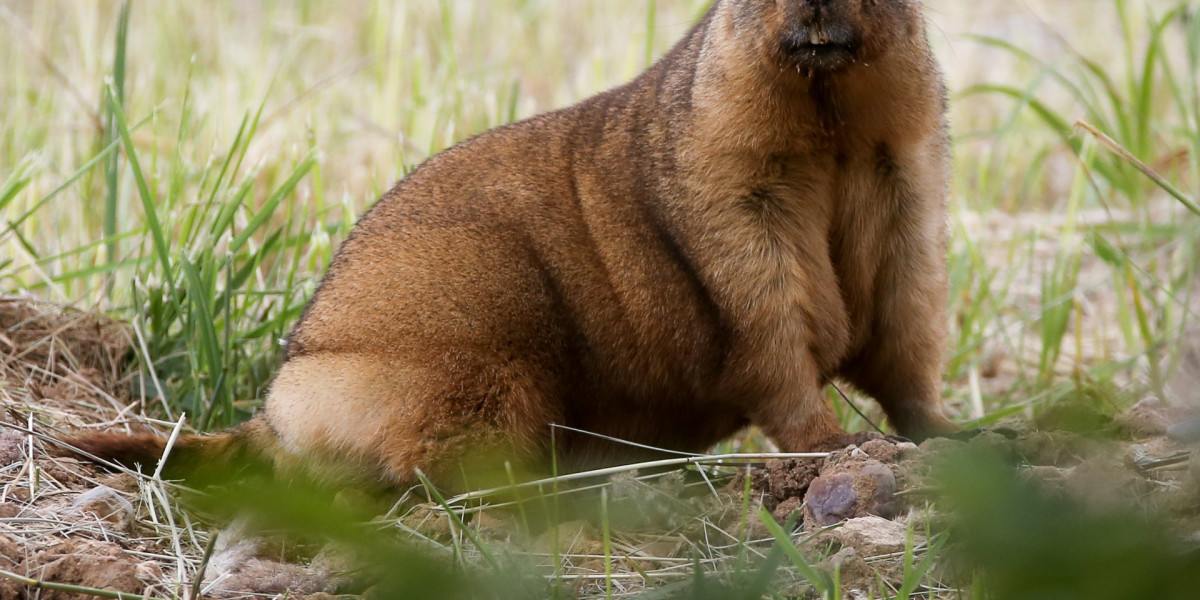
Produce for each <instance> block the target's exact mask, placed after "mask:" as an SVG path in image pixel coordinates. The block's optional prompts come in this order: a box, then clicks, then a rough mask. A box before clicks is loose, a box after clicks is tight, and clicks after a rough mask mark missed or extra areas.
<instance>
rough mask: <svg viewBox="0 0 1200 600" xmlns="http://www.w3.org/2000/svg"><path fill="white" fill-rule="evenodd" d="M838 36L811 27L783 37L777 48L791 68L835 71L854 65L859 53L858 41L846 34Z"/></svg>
mask: <svg viewBox="0 0 1200 600" xmlns="http://www.w3.org/2000/svg"><path fill="white" fill-rule="evenodd" d="M840 34H841V35H828V34H826V32H824V31H822V30H820V29H817V28H810V29H808V30H806V31H803V32H794V34H792V35H786V36H784V38H782V40H780V46H781V48H780V49H781V50H782V54H784V56H785V59H786V60H787V61H788V62H792V64H794V65H797V66H800V67H804V68H808V70H821V71H826V70H836V68H842V67H846V66H848V65H851V64H853V62H854V55H856V54H857V52H858V41H857V40H854V37H853V36H852V35H847V34H846V32H840Z"/></svg>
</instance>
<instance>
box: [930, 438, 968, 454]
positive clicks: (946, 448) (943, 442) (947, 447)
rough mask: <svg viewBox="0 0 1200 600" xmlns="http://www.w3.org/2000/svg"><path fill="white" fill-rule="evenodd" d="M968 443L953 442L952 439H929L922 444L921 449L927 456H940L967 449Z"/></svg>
mask: <svg viewBox="0 0 1200 600" xmlns="http://www.w3.org/2000/svg"><path fill="white" fill-rule="evenodd" d="M966 445H967V443H966V442H960V441H958V440H952V439H950V438H938V437H935V438H929V439H927V440H925V441H924V442H921V445H920V446H919V448H920V449H921V451H922V452H925V453H927V454H939V453H942V452H953V451H955V450H960V449H962V448H964V447H966Z"/></svg>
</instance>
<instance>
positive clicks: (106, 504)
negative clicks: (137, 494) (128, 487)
mask: <svg viewBox="0 0 1200 600" xmlns="http://www.w3.org/2000/svg"><path fill="white" fill-rule="evenodd" d="M71 508H75V509H78V510H79V511H80V512H85V513H89V512H90V513H92V514H94V515H96V516H97V517H99V518H100V520H102V521H105V522H108V523H111V524H112V525H113V527H115V528H116V529H117V530H118V531H123V532H126V533H128V532H129V531H130V530H131V528H132V527H133V516H134V510H133V504H132V503H130V502H129V501H128V500H126V499H125V498H122V497H121V495H120V494H118V493H117V492H116V490H114V489H112V488H110V487H108V486H103V485H102V486H100V487H96V488H92V489H91V490H88V491H86V492H84V493H83V494H82V495H80V496H79V497H78V498H76V499H75V501H74V502H72V503H71Z"/></svg>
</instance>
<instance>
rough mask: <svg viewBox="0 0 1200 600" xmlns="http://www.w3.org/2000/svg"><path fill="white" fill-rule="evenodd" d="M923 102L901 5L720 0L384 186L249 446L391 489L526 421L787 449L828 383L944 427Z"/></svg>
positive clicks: (541, 442)
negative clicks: (583, 94)
mask: <svg viewBox="0 0 1200 600" xmlns="http://www.w3.org/2000/svg"><path fill="white" fill-rule="evenodd" d="M814 40H815V41H818V42H820V43H822V44H825V45H822V46H812V45H810V44H809V42H810V41H814ZM944 104H945V102H944V91H943V85H942V82H941V76H940V73H939V70H938V68H937V66H936V64H935V62H934V60H933V58H932V56H931V54H930V50H929V47H928V43H927V41H926V37H925V29H924V23H923V21H922V16H921V13H920V5H919V1H918V0H719V1H718V2H716V3H715V5H714V7H713V8H712V9H711V10H710V12H709V13H708V14H707V16H706V17H705V18H704V19H703V20H702V22H700V23H699V24H698V25H697V26H696V27H695V28H694V29H693V30H692V31H691V33H689V34H688V36H687V37H686V38H685V39H684V40H682V41H681V42H680V43H679V44H678V45H677V46H676V47H675V48H674V49H673V50H672V51H671V52H670V53H669V54H668V55H667V56H666V57H665V58H664V59H662V60H661V61H660V62H659V63H657V64H656V65H655V66H653V67H652V68H651V69H650V70H649V71H647V72H646V73H645V74H643V75H642V76H641V77H639V78H637V79H636V80H634V81H633V82H631V83H629V84H627V85H625V86H623V87H620V88H617V89H614V90H611V91H609V92H606V93H603V94H600V95H599V96H596V97H594V98H591V99H588V100H586V101H584V102H582V103H580V104H578V105H575V106H572V107H570V108H566V109H563V110H560V111H557V112H553V113H549V114H545V115H541V116H538V117H534V118H532V119H529V120H526V121H522V122H520V123H516V124H513V125H508V126H505V127H501V128H498V129H495V130H492V131H489V132H487V133H485V134H483V135H480V136H478V137H476V138H474V139H471V140H469V141H466V142H463V143H461V144H459V145H458V146H456V147H454V148H452V149H450V150H448V151H446V152H444V153H442V154H440V155H438V156H436V157H434V158H432V159H430V160H429V161H428V162H426V163H425V164H424V165H422V166H421V167H420V168H419V169H418V170H417V171H416V172H414V173H413V174H412V175H411V176H409V177H407V178H406V179H404V180H403V181H401V182H400V183H398V184H397V185H396V186H395V187H394V188H393V189H392V190H391V191H389V192H388V193H387V194H385V195H384V196H383V198H382V199H381V200H380V201H379V202H378V204H376V205H375V207H374V208H373V209H372V210H371V211H370V212H369V213H368V214H367V215H366V216H365V217H363V219H362V221H361V222H360V223H359V224H358V226H357V227H356V229H355V230H354V232H353V233H352V234H351V236H350V238H349V239H348V240H347V241H346V242H345V244H344V245H343V246H342V248H341V250H340V252H339V253H338V255H337V258H336V259H335V260H334V262H333V265H332V266H331V267H330V270H329V273H328V274H327V275H326V277H325V279H324V281H323V282H322V285H321V287H320V290H319V291H318V292H317V294H316V297H315V298H313V300H312V303H311V304H310V305H309V307H308V309H307V311H306V312H305V314H304V316H303V318H302V319H301V321H300V323H299V325H297V327H296V329H295V331H294V332H293V334H292V336H291V339H290V341H289V344H288V351H287V360H286V362H285V364H284V365H283V367H282V369H281V371H280V372H279V375H278V378H277V379H276V381H275V382H274V385H273V387H272V389H271V392H270V396H269V398H268V401H267V406H266V410H265V414H263V415H261V416H260V417H259V420H258V421H257V422H258V423H261V424H262V425H261V427H264V428H265V427H269V428H270V431H271V436H273V440H272V441H271V442H270V443H268V444H265V447H271V448H274V450H272V452H273V454H274V455H275V456H277V457H279V456H290V457H296V458H300V457H307V456H321V457H338V458H340V459H343V460H345V461H346V463H347V464H353V465H362V466H367V467H369V468H371V469H375V468H378V472H377V475H376V476H379V477H382V478H383V479H384V480H387V481H392V482H396V483H403V482H408V481H411V478H412V476H413V473H414V470H415V469H418V468H419V469H422V470H424V471H426V472H432V473H435V474H440V473H444V474H446V477H452V476H451V475H449V474H452V473H456V472H457V469H456V467H454V466H453V465H455V464H456V462H457V461H458V460H460V459H462V458H463V457H465V456H468V455H472V454H474V455H479V454H480V453H482V449H485V448H486V449H499V450H501V451H502V455H504V456H513V457H520V458H528V459H531V460H533V461H538V460H544V459H545V457H546V456H547V455H548V450H549V447H550V443H551V427H550V425H551V424H552V423H553V424H563V425H567V426H570V427H574V428H579V429H584V430H588V431H592V432H596V433H600V434H605V435H608V436H613V437H618V438H623V439H627V440H631V441H634V442H638V443H642V444H649V445H654V446H661V447H668V448H673V449H677V450H685V451H699V450H703V449H704V448H705V447H707V446H709V445H711V444H713V443H715V442H717V441H719V440H721V439H722V438H724V437H727V436H729V435H730V434H732V433H734V432H735V431H736V430H738V429H739V428H741V427H743V426H745V425H746V424H748V423H753V424H757V425H759V426H761V427H762V428H763V429H764V430H765V431H766V432H767V433H768V434H769V435H771V436H772V437H773V438H774V439H775V440H776V441H777V442H778V443H779V445H780V446H781V447H782V448H783V449H784V450H787V451H802V450H808V449H812V448H815V447H821V446H825V445H828V444H829V443H831V442H832V441H836V440H839V439H842V436H844V434H845V432H843V431H842V430H841V429H840V428H839V427H838V425H837V422H836V420H835V418H834V416H833V414H832V412H831V410H830V408H829V407H828V406H827V404H826V402H825V401H824V399H823V397H822V394H821V389H822V387H823V386H824V385H826V384H827V383H828V382H829V381H830V380H831V379H834V378H842V379H845V380H847V381H849V382H851V383H853V384H854V385H856V386H857V387H859V388H860V389H862V390H864V391H865V392H867V393H869V394H871V395H872V396H874V397H875V398H876V399H877V400H878V401H879V403H880V404H881V405H882V407H883V409H884V411H885V412H886V413H887V415H888V417H889V419H890V420H891V422H892V424H893V425H894V426H895V427H896V429H897V430H898V431H900V432H901V433H903V434H905V435H908V436H914V437H920V436H925V435H928V434H932V433H938V432H941V431H945V430H948V429H950V428H951V426H950V424H949V423H948V422H947V421H946V420H945V418H944V417H943V416H942V412H941V403H940V370H941V359H942V354H943V348H944V337H945V333H946V324H947V323H946V315H945V304H946V274H945V266H944V256H945V195H946V179H947V168H948V160H947V154H948V150H947V149H948V141H947V137H946V133H945V125H944V121H943V113H944V110H945V106H944ZM556 450H557V453H558V458H559V460H560V465H561V466H562V467H564V468H579V467H583V466H591V465H596V464H603V463H610V462H613V461H616V460H628V459H631V458H634V456H631V451H630V449H629V448H627V447H622V446H619V445H615V444H613V443H611V442H607V441H603V440H599V439H596V438H592V437H588V436H583V435H579V434H561V433H560V434H558V436H557V437H556ZM98 453H101V454H103V452H98ZM563 461H565V462H563ZM446 477H443V479H445V478H446Z"/></svg>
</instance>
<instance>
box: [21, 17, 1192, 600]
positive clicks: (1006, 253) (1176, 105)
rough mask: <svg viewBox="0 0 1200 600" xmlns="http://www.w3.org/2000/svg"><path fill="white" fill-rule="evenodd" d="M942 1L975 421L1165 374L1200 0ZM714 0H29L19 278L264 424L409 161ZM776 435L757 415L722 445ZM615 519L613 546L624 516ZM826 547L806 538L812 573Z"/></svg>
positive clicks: (964, 381)
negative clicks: (325, 292) (359, 237)
mask: <svg viewBox="0 0 1200 600" xmlns="http://www.w3.org/2000/svg"><path fill="white" fill-rule="evenodd" d="M927 4H928V5H929V8H930V15H931V20H932V22H933V23H934V26H935V27H934V32H935V35H934V43H935V45H936V46H937V48H938V51H939V54H940V55H941V56H942V58H943V62H944V64H945V65H946V69H947V73H948V77H949V80H950V84H951V90H952V100H953V108H952V114H951V118H952V119H951V120H952V125H953V127H954V129H953V134H954V137H955V139H956V141H957V144H956V151H955V159H954V160H955V162H954V167H955V168H954V173H955V178H954V181H953V182H952V187H951V190H952V194H951V202H950V205H951V232H952V240H951V245H950V253H949V257H948V261H949V265H950V281H951V288H952V294H951V307H950V308H951V317H952V336H951V339H952V348H951V350H950V355H949V356H948V363H947V374H946V395H947V398H948V402H949V405H950V407H951V409H952V411H953V412H954V413H955V415H954V416H955V418H956V419H957V420H959V421H960V422H969V423H975V424H982V425H987V424H992V423H995V422H998V421H1000V420H1003V419H1006V418H1013V417H1021V416H1031V415H1033V414H1035V413H1038V412H1041V411H1043V410H1046V409H1047V408H1049V407H1053V406H1054V405H1056V404H1058V403H1061V402H1064V401H1069V400H1072V399H1075V400H1078V399H1080V398H1088V399H1095V398H1097V397H1103V398H1104V400H1103V401H1101V402H1099V404H1101V405H1106V406H1107V408H1106V410H1111V411H1115V410H1119V409H1120V408H1121V407H1122V406H1123V405H1125V404H1128V403H1129V402H1130V401H1132V400H1135V399H1137V398H1138V397H1139V395H1140V394H1142V393H1145V392H1147V391H1153V392H1155V393H1159V394H1162V393H1163V392H1164V389H1165V388H1167V387H1169V385H1170V382H1171V379H1172V376H1173V373H1174V369H1175V367H1176V366H1177V364H1178V361H1179V356H1180V351H1181V349H1182V345H1181V344H1180V340H1181V337H1184V333H1185V332H1187V331H1189V330H1191V329H1192V328H1194V327H1195V326H1196V323H1195V319H1196V318H1197V316H1198V315H1197V314H1196V311H1195V309H1193V308H1192V306H1193V305H1194V304H1195V302H1194V298H1193V293H1194V291H1195V290H1196V282H1195V277H1194V274H1195V272H1196V269H1197V264H1196V256H1197V253H1196V249H1197V240H1198V232H1200V227H1198V224H1200V218H1198V217H1197V216H1196V214H1194V213H1196V212H1197V207H1196V204H1197V202H1200V198H1198V192H1197V190H1200V2H1197V1H1195V0H1140V1H1138V0H1073V1H1067V0H1057V1H1055V2H1051V1H1049V0H1033V1H1031V2H1028V3H1024V4H1023V6H1025V7H1027V8H1019V9H1018V8H990V9H989V8H982V7H981V8H978V9H973V11H974V12H971V13H969V14H968V13H964V12H962V11H964V10H965V9H963V8H961V7H959V6H958V5H957V4H956V3H953V2H950V1H949V0H930V1H929V2H927ZM705 6H706V2H704V1H703V0H675V1H672V2H655V1H654V0H644V1H639V2H636V3H633V4H627V3H624V4H623V3H614V2H604V1H602V0H580V1H579V2H559V3H556V2H548V1H545V0H498V1H495V2H488V3H478V2H475V3H466V2H450V1H449V0H440V1H439V2H425V3H405V4H401V5H396V6H393V5H391V4H390V3H385V2H382V1H380V0H356V1H354V2H346V3H338V4H337V5H336V6H334V5H331V4H329V3H321V2H315V1H313V0H299V1H297V2H287V3H257V4H253V5H250V6H245V5H243V4H240V3H236V2H216V3H207V4H197V3H190V4H189V3H183V2H124V3H117V2H107V3H81V4H78V5H72V9H71V10H59V9H56V8H53V6H52V3H51V4H45V3H16V4H6V5H0V31H3V35H0V70H3V72H5V73H6V76H5V77H4V78H3V80H0V107H2V110H0V290H3V291H4V292H5V293H28V294H33V295H36V296H39V297H43V298H47V299H50V300H54V301H59V302H64V303H71V304H75V305H76V306H80V307H84V308H98V309H100V310H103V311H105V312H108V313H110V314H112V315H114V316H118V317H120V318H122V319H125V320H128V321H129V322H131V323H132V324H133V326H134V328H135V332H136V335H137V339H138V341H139V344H138V345H137V346H138V349H137V358H138V368H137V370H136V372H134V373H132V374H131V376H130V380H129V389H130V390H131V395H132V396H133V397H134V398H135V399H137V400H140V405H139V410H140V411H142V412H144V413H145V414H147V415H149V416H152V417H156V418H164V419H166V420H169V421H174V420H176V419H177V418H178V417H179V414H180V413H186V414H187V415H188V423H189V425H190V426H191V427H194V428H197V429H201V430H209V429H215V428H221V427H225V426H228V425H231V424H233V423H236V422H239V421H241V420H243V419H244V418H246V417H247V416H248V415H249V414H251V413H252V412H253V411H254V410H255V409H256V408H257V406H258V405H259V402H260V400H261V398H262V395H263V393H264V390H265V387H266V385H267V383H268V382H269V380H270V377H271V374H272V373H273V372H274V369H275V367H276V366H277V365H278V361H279V356H280V351H279V348H280V342H281V340H282V339H283V338H284V336H285V335H286V334H287V332H288V330H289V328H290V327H291V325H292V324H293V323H294V322H295V320H296V318H297V317H298V316H299V313H300V311H301V310H302V309H303V306H304V303H305V302H306V300H307V299H308V298H309V297H310V296H311V294H312V292H313V290H314V289H315V286H316V284H317V282H318V281H319V277H320V275H321V273H322V272H323V270H324V269H325V267H326V265H327V264H328V263H329V261H330V259H331V258H332V253H333V252H334V250H335V249H336V247H337V244H338V243H339V242H340V241H341V240H342V239H344V238H345V236H346V234H347V233H348V232H349V230H350V228H351V227H352V225H353V223H354V220H355V218H356V217H357V215H359V214H361V213H362V212H363V211H364V210H365V209H366V208H367V207H368V206H369V205H370V203H371V202H373V201H374V199H375V198H377V197H378V196H379V195H380V193H382V192H383V191H384V190H386V189H387V188H388V187H390V185H391V184H392V182H393V181H394V180H395V179H397V178H399V177H401V176H403V174H405V173H407V172H409V171H411V169H412V168H414V167H415V166H416V165H417V164H419V163H420V162H421V161H422V160H424V159H425V158H427V157H428V156H430V155H431V154H433V153H435V152H437V151H439V150H441V149H443V148H445V147H447V146H449V145H451V144H453V143H454V142H455V141H457V140H460V139H462V138H464V137H466V136H469V135H471V134H473V133H476V132H479V131H481V130H484V129H487V128H489V127H492V126H495V125H498V124H501V123H505V122H509V121H512V120H514V119H517V118H521V117H525V116H529V115H532V114H535V113H537V112H541V111H544V110H548V109H551V108H554V107H557V106H562V105H564V104H567V103H569V102H572V101H575V100H578V99H581V98H583V97H585V96H587V95H589V94H591V93H594V92H596V91H599V90H601V89H604V88H606V87H610V86H612V85H614V84H617V83H619V82H622V81H625V80H628V79H629V78H631V77H633V76H634V75H636V73H637V72H639V71H640V70H641V69H642V68H644V66H645V65H646V64H647V63H649V62H650V61H651V60H653V58H654V57H656V56H658V55H659V54H661V53H662V52H663V51H664V50H665V49H666V48H667V47H669V45H670V44H671V43H673V42H674V41H675V40H676V39H678V38H679V37H680V36H681V35H682V34H683V32H685V31H686V30H687V28H688V27H689V25H690V23H692V22H693V21H694V20H695V18H696V17H697V16H698V15H699V14H701V12H702V11H703V10H704V8H705ZM988 11H992V13H988ZM1031 15H1035V16H1036V18H1040V19H1041V22H1038V21H1037V20H1036V18H1035V16H1031ZM1011 22H1016V23H1018V24H1019V25H1020V29H1021V31H1023V32H1024V33H1013V32H1012V31H1011V30H1007V29H1005V25H1004V24H1005V23H1011ZM965 32H973V33H971V34H970V35H963V34H964V33H965ZM1114 40H1116V42H1114ZM985 65H986V66H987V68H983V66H985ZM1097 390H1102V391H1101V392H1098V391H1097ZM829 397H830V398H831V401H832V402H834V403H835V405H836V406H837V407H838V411H839V415H840V416H841V418H842V421H843V423H844V424H845V425H846V426H848V427H851V428H854V429H861V428H865V427H867V425H866V422H865V420H864V419H863V418H861V417H860V416H858V415H857V414H856V413H855V412H854V411H852V410H847V409H846V408H845V406H843V404H842V402H841V400H840V398H839V395H838V394H836V393H834V392H833V391H831V392H830V394H829ZM859 404H860V405H861V406H862V407H864V408H865V409H866V412H867V416H868V417H869V418H870V419H871V420H872V421H875V422H882V421H883V419H882V418H881V416H880V414H879V412H878V411H877V410H875V409H873V408H867V407H869V406H870V405H869V403H864V402H859ZM763 447H768V448H769V442H767V441H765V440H763V439H762V438H761V436H759V435H757V434H755V433H754V432H751V433H749V434H748V435H746V436H744V437H743V438H741V439H739V440H736V441H734V442H730V443H728V444H726V445H725V447H723V448H722V449H721V451H728V452H731V451H735V450H739V449H740V450H744V451H747V452H755V451H758V450H759V449H760V448H763ZM555 502H557V497H556V498H555ZM449 512H450V513H451V514H453V511H449ZM744 512H746V513H747V514H745V515H744V516H743V522H744V523H748V522H749V521H750V520H751V519H753V518H754V515H753V514H749V511H748V510H747V511H744ZM764 522H765V521H764ZM455 527H456V528H457V529H458V530H459V531H461V532H462V535H464V536H467V537H468V538H469V537H470V536H471V530H470V526H469V525H468V524H466V523H462V522H459V523H457V524H456V525H455ZM604 534H605V535H604V540H605V544H604V557H605V572H606V573H611V569H612V567H613V561H614V559H615V558H616V555H615V554H614V552H615V550H614V548H615V546H614V545H613V544H614V543H615V542H616V541H617V538H616V534H617V532H610V531H609V529H608V520H607V519H605V529H604ZM556 535H557V533H556ZM775 537H778V536H775ZM456 539H458V538H456ZM468 541H470V540H468ZM782 541H783V540H781V542H782ZM781 547H782V548H783V550H784V551H787V545H786V544H785V545H782V546H781ZM554 548H555V549H554V552H555V554H557V552H558V543H557V542H556V543H555V544H554ZM455 549H456V551H457V550H458V549H459V546H458V545H456V546H455ZM936 554H937V551H936V549H931V550H930V552H929V556H934V555H936ZM797 556H798V555H797V554H795V553H793V552H790V551H788V552H786V556H783V557H780V558H778V560H784V559H790V561H791V563H792V565H793V567H794V568H796V569H799V570H801V571H803V570H804V567H803V566H802V565H801V564H800V563H799V562H797V561H796V558H797ZM800 558H801V561H803V560H804V559H803V557H800ZM927 560H929V559H928V558H927V559H926V561H927ZM556 563H557V560H556ZM923 565H925V562H923V561H920V560H916V561H914V560H912V559H911V558H910V559H909V560H908V566H909V567H910V571H911V572H912V573H917V572H918V571H919V570H920V569H921V568H924V567H923ZM556 568H557V567H556ZM763 568H764V569H765V568H766V567H763ZM697 572H698V573H703V571H702V570H700V571H697ZM764 572H765V571H764ZM772 572H773V571H772ZM698 576H699V575H698ZM922 579H923V576H920V577H917V581H916V582H914V583H912V586H910V585H908V584H909V582H908V581H907V580H906V582H905V588H904V590H902V592H903V594H901V596H903V597H907V595H908V594H910V593H912V592H913V591H914V590H915V589H916V587H915V586H917V584H918V583H919V581H920V580H922ZM603 584H604V593H605V594H606V595H607V596H614V595H615V592H614V588H613V585H612V584H613V581H612V579H611V577H606V578H605V580H604V582H603ZM821 585H824V584H821ZM821 585H818V586H817V587H818V593H819V594H820V595H822V596H823V597H831V596H830V594H836V593H839V592H838V591H837V590H836V586H826V587H825V588H822V587H821Z"/></svg>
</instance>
